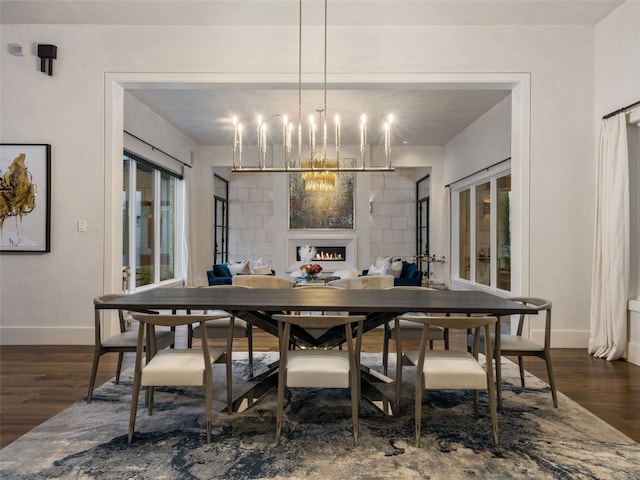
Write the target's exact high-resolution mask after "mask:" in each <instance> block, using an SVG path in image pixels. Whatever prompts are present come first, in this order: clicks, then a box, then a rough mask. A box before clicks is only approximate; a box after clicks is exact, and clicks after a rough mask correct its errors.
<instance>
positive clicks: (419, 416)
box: [415, 375, 424, 448]
mask: <svg viewBox="0 0 640 480" xmlns="http://www.w3.org/2000/svg"><path fill="white" fill-rule="evenodd" d="M421 377H422V378H423V379H424V376H422V375H421ZM423 379H420V378H416V395H415V397H416V400H415V401H416V448H417V447H419V446H420V426H421V424H422V389H423V384H424V380H423Z"/></svg>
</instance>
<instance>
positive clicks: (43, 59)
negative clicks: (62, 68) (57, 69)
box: [38, 43, 58, 76]
mask: <svg viewBox="0 0 640 480" xmlns="http://www.w3.org/2000/svg"><path fill="white" fill-rule="evenodd" d="M38 56H39V57H40V71H41V72H42V73H45V65H46V63H47V60H49V69H48V71H47V72H46V73H48V75H49V76H52V75H53V59H54V58H58V47H56V46H55V45H48V44H42V43H39V44H38Z"/></svg>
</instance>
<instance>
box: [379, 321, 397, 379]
mask: <svg viewBox="0 0 640 480" xmlns="http://www.w3.org/2000/svg"><path fill="white" fill-rule="evenodd" d="M389 337H391V329H390V328H389V323H388V322H386V323H385V324H384V334H383V337H382V373H384V374H385V375H387V371H388V370H389ZM396 348H397V347H396Z"/></svg>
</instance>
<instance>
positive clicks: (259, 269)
mask: <svg viewBox="0 0 640 480" xmlns="http://www.w3.org/2000/svg"><path fill="white" fill-rule="evenodd" d="M249 264H250V267H251V273H252V274H253V275H271V266H270V265H267V264H265V263H264V261H263V260H262V257H260V258H259V259H258V260H251V262H249Z"/></svg>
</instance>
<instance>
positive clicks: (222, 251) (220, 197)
mask: <svg viewBox="0 0 640 480" xmlns="http://www.w3.org/2000/svg"><path fill="white" fill-rule="evenodd" d="M213 191H214V196H213V203H214V205H213V249H214V251H213V263H214V264H215V263H222V262H226V261H228V260H229V250H228V245H229V244H228V242H227V238H228V237H229V208H228V207H229V200H228V199H229V182H228V181H226V180H225V179H224V178H222V177H220V176H218V175H215V174H214V176H213Z"/></svg>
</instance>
